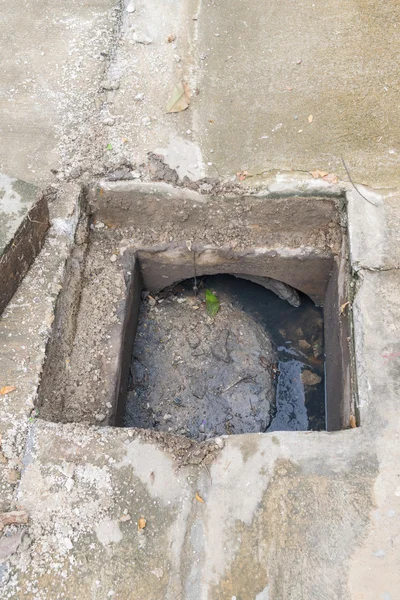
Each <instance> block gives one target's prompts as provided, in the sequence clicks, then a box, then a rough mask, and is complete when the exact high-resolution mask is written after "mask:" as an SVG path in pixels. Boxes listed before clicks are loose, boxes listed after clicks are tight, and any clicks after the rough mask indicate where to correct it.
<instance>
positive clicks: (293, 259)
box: [39, 182, 356, 431]
mask: <svg viewBox="0 0 400 600" xmlns="http://www.w3.org/2000/svg"><path fill="white" fill-rule="evenodd" d="M84 196H85V198H84V201H83V203H82V222H83V223H85V213H88V203H89V204H90V210H91V218H92V220H95V221H97V222H103V223H106V224H108V227H109V228H110V230H112V229H113V228H115V229H119V228H125V229H126V228H127V227H128V228H129V226H132V227H133V230H136V229H135V228H137V227H138V226H137V223H138V222H139V224H140V228H139V229H138V230H139V231H142V230H143V229H145V227H146V223H147V224H149V223H150V224H151V227H152V229H157V227H158V228H159V230H158V231H159V232H163V231H164V227H165V223H166V219H168V218H169V219H173V218H174V215H175V218H176V222H177V223H178V224H179V227H180V238H179V240H176V239H175V240H172V241H167V240H166V241H164V242H162V243H158V244H154V243H153V244H149V243H148V242H147V241H146V240H145V242H141V241H140V240H139V241H138V242H137V243H132V244H130V245H128V246H127V247H126V248H125V252H124V254H123V256H122V257H121V259H120V260H119V261H118V265H119V268H120V269H121V270H122V271H123V272H124V276H125V281H126V295H125V299H124V302H123V305H122V306H120V307H119V314H120V322H119V323H118V324H117V325H114V326H113V332H112V338H113V340H114V342H113V346H114V356H113V359H112V361H111V365H109V366H108V367H107V369H106V373H105V377H106V378H108V384H109V385H108V390H109V391H108V397H107V398H108V401H109V404H111V406H112V409H111V410H110V413H109V416H108V419H107V423H108V424H110V425H116V426H120V425H121V424H122V417H123V414H124V410H125V401H126V396H127V385H128V377H129V365H130V361H131V354H132V350H133V344H134V338H135V333H136V326H137V321H138V315H139V308H140V302H141V293H142V290H143V289H147V290H149V291H151V292H158V291H160V290H161V289H163V288H164V287H167V286H169V285H171V284H173V283H175V282H178V281H182V280H184V279H187V278H190V277H192V276H193V252H196V269H197V274H198V276H201V275H205V274H208V275H211V274H218V273H235V274H241V275H242V276H243V277H246V274H247V275H249V276H256V277H272V278H275V279H278V280H280V281H284V282H285V283H287V284H289V285H292V286H293V287H295V288H296V289H300V290H301V291H302V292H304V293H306V294H307V295H309V296H310V297H311V298H312V299H313V300H314V301H316V302H317V303H318V304H322V305H323V312H324V336H325V355H326V362H325V364H326V370H325V373H326V375H325V385H326V396H325V398H326V429H327V430H328V431H335V430H340V429H344V428H348V427H349V426H350V424H351V421H352V419H351V416H354V413H355V408H354V407H355V405H356V403H355V386H354V384H353V380H354V377H352V371H353V360H352V344H351V322H350V319H349V315H348V312H347V311H346V310H342V309H341V307H343V305H345V304H346V302H347V300H348V292H349V289H350V288H349V283H350V273H349V267H348V243H347V232H346V231H345V230H344V228H343V227H341V226H340V215H339V217H338V213H339V211H340V207H339V208H338V204H340V202H341V200H339V201H338V200H337V199H336V200H335V199H332V198H330V197H325V198H324V197H309V196H297V197H296V196H295V195H293V196H285V197H279V196H276V197H273V198H255V197H253V196H251V195H249V196H246V197H239V198H235V197H224V198H221V197H217V198H208V197H204V196H201V195H200V194H198V193H197V192H193V191H190V190H185V189H181V188H174V187H172V186H169V185H167V184H164V183H161V184H154V183H151V184H150V183H139V184H138V183H132V182H123V183H120V182H116V183H112V184H111V183H109V182H106V183H99V184H97V185H96V186H95V187H93V188H91V189H90V190H88V191H86V193H85V194H84ZM182 207H184V208H183V211H184V217H183V219H182V218H181V217H180V215H181V213H182V210H181V209H182ZM238 208H239V211H238ZM240 209H243V212H242V210H240ZM210 211H211V213H213V215H212V217H211V218H213V219H215V223H216V222H217V221H218V216H216V215H218V213H219V212H220V213H221V214H222V217H221V222H222V225H221V227H222V228H224V225H225V224H226V223H231V222H232V221H233V220H234V219H237V218H238V219H239V220H242V221H243V220H244V221H243V222H245V223H246V226H245V227H246V229H248V230H249V231H250V235H252V234H251V231H252V228H253V227H254V231H255V232H256V233H255V234H254V238H255V242H254V244H253V245H251V246H250V247H247V248H243V247H241V248H240V247H239V248H236V247H234V241H235V239H234V237H233V239H232V240H231V243H225V244H224V245H220V244H215V243H214V244H210V243H204V242H203V241H197V240H196V241H191V237H193V231H195V230H196V219H199V222H202V219H203V217H204V214H206V213H207V214H208V213H209V212H210ZM237 214H239V216H238V217H236V216H235V215H237ZM276 215H278V216H279V220H277V219H275V220H276V223H275V224H274V225H275V226H274V231H271V233H270V234H269V233H267V234H265V233H262V234H260V235H261V236H263V235H267V237H268V238H271V239H272V242H271V240H268V246H267V245H266V244H264V245H261V244H260V243H259V239H260V237H259V234H258V229H260V228H261V229H262V227H261V226H260V223H261V225H263V224H264V222H265V221H268V220H270V221H273V218H274V217H275V216H276ZM280 215H283V216H284V218H285V219H286V225H285V224H282V219H281V216H280ZM291 215H293V219H292V217H291ZM333 217H335V218H336V217H338V218H337V227H338V228H340V231H341V241H340V247H338V248H337V253H336V255H335V254H333V252H332V251H325V250H323V249H322V250H321V248H319V247H318V245H317V246H313V245H307V244H306V243H307V242H308V232H309V231H312V232H314V229H315V230H317V229H318V223H319V222H320V223H321V224H322V225H323V228H324V230H326V231H327V232H328V233H327V236H328V238H329V230H328V225H327V223H328V221H329V219H332V218H333ZM310 220H311V221H315V223H314V222H313V223H312V227H314V229H312V228H310ZM292 221H293V222H292ZM329 223H331V221H329ZM335 223H336V221H335ZM85 226H86V225H85ZM296 226H297V227H301V226H303V227H304V229H305V233H304V234H302V235H303V241H304V242H305V243H303V244H301V245H300V246H297V247H295V246H293V247H292V248H290V247H288V246H287V245H286V246H285V244H284V243H281V244H280V245H279V244H278V243H274V241H273V240H274V238H275V239H276V240H278V241H281V242H285V240H286V238H287V239H291V238H290V236H292V237H293V231H292V230H291V229H290V228H291V227H292V228H295V227H296ZM329 226H331V225H329ZM335 226H336V225H335ZM193 227H194V229H193ZM257 228H258V229H257ZM287 230H289V233H290V235H288V232H287ZM101 235H102V234H101V231H100V232H99V231H95V232H93V231H92V232H90V233H89V234H88V237H89V242H90V240H91V239H92V238H93V237H94V236H101ZM312 235H314V233H313V234H312ZM285 236H286V238H285ZM210 237H211V235H210ZM214 237H216V236H215V234H214ZM86 241H87V240H86ZM207 241H208V240H206V242H207ZM286 241H287V240H286ZM282 274H284V277H282ZM67 277H68V268H67ZM67 287H68V286H67ZM77 287H79V286H77ZM63 294H64V292H61V295H60V298H59V302H58V306H57V310H56V318H55V323H54V326H53V335H52V337H51V339H50V342H49V344H48V349H47V360H46V364H45V368H44V372H43V377H42V384H41V386H40V390H39V407H40V408H41V414H42V413H43V415H44V418H46V410H44V411H42V409H43V408H44V402H45V401H47V400H46V396H48V395H49V393H48V389H49V385H48V383H49V382H48V381H47V380H46V377H47V366H48V364H50V363H51V361H52V360H53V357H54V356H55V355H56V354H57V352H58V351H59V348H60V345H59V341H60V336H61V337H62V330H63V323H65V314H66V312H68V305H70V306H71V310H72V307H73V306H75V307H76V305H77V299H76V297H75V298H70V299H68V297H66V298H64V299H63ZM67 296H68V294H67ZM63 302H64V304H65V306H64V309H63V311H60V307H59V305H60V304H62V303H63ZM78 304H79V302H78ZM60 313H63V314H64V316H62V314H60ZM77 318H79V314H78V316H77ZM72 343H73V342H72ZM58 420H63V419H62V418H60V419H58Z"/></svg>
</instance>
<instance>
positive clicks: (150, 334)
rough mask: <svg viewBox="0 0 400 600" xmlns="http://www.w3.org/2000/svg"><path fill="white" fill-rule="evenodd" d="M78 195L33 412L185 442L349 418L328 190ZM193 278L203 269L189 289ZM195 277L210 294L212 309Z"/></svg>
mask: <svg viewBox="0 0 400 600" xmlns="http://www.w3.org/2000/svg"><path fill="white" fill-rule="evenodd" d="M88 194H89V195H87V194H85V193H83V195H82V206H81V214H80V220H79V224H78V229H77V233H76V236H75V244H74V246H73V248H72V249H71V254H70V257H69V258H68V261H67V266H66V275H65V279H64V282H63V287H62V291H61V292H60V295H59V298H58V302H57V309H56V315H55V320H54V323H53V327H52V335H51V338H50V340H49V343H48V347H47V353H46V354H47V355H46V362H45V365H44V369H43V374H42V379H41V384H40V389H39V394H38V400H37V408H38V412H39V415H40V417H41V418H44V419H48V420H51V421H58V422H78V423H86V424H97V425H116V426H128V427H129V426H136V427H145V428H148V429H150V430H151V429H153V430H161V431H164V432H165V431H167V432H168V431H169V432H171V433H178V434H184V435H186V436H189V437H191V438H192V439H203V436H206V437H207V436H213V435H220V434H222V433H228V434H236V433H244V432H248V431H257V432H260V431H273V430H278V429H287V430H306V429H313V430H323V429H326V430H328V431H334V430H339V429H342V428H346V427H349V426H354V425H355V422H356V421H355V417H356V415H355V406H356V399H355V391H354V386H353V381H354V378H353V367H352V358H351V357H352V343H351V321H350V313H349V311H348V308H347V309H346V307H348V306H349V302H348V299H349V289H350V284H351V282H350V280H349V278H350V275H349V271H348V261H347V256H348V246H347V235H346V230H345V228H344V226H343V225H342V222H343V220H342V217H341V213H340V210H341V206H342V205H341V204H340V201H336V200H333V199H329V198H320V197H318V198H312V197H301V196H294V197H283V198H267V199H266V198H263V197H252V196H248V197H243V198H236V197H235V198H231V197H225V196H218V197H204V196H201V195H199V194H197V193H195V192H192V191H188V190H181V189H175V188H172V187H171V186H166V185H165V184H159V185H158V184H152V183H151V184H144V183H141V184H135V183H126V182H123V183H116V184H110V183H106V184H104V185H102V184H99V185H97V186H95V187H94V188H93V189H92V190H91V191H90V193H89V192H88ZM88 201H90V206H89V204H88ZM194 275H196V276H197V281H200V280H202V278H204V280H202V286H203V287H202V288H201V289H199V292H198V294H197V295H196V294H194V292H193V280H192V281H191V278H193V277H194ZM182 282H183V283H182ZM185 282H186V283H185ZM167 286H168V288H167ZM205 286H206V287H207V288H209V289H211V290H212V291H214V292H215V293H216V295H217V297H218V298H219V301H220V311H219V312H218V314H217V316H216V317H215V319H210V318H209V317H208V316H207V312H206V310H205V307H204V288H205ZM265 287H266V288H267V289H264V288H265ZM167 290H169V291H167ZM177 290H178V291H177ZM268 290H274V293H273V292H271V291H268ZM143 291H148V292H149V295H148V296H147V298H145V299H144V300H143V298H142V292H143ZM299 295H300V298H301V302H300V306H298V304H299V302H298V299H299ZM278 296H279V297H280V298H284V299H285V298H286V300H287V301H286V300H282V299H279V298H278ZM290 303H291V304H292V305H291V304H290ZM314 303H315V304H314ZM151 304H153V306H152V305H151ZM317 306H320V307H322V308H317ZM136 331H137V332H138V334H137V336H136ZM135 336H136V345H135V348H134V340H135ZM197 340H198V341H197ZM132 353H133V364H132ZM128 388H129V389H128Z"/></svg>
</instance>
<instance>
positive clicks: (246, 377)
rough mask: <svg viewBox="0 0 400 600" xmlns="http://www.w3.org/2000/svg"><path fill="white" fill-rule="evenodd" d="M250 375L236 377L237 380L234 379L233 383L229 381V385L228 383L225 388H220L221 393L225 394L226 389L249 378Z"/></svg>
mask: <svg viewBox="0 0 400 600" xmlns="http://www.w3.org/2000/svg"><path fill="white" fill-rule="evenodd" d="M249 378H250V375H245V376H244V377H241V378H240V379H238V380H237V381H235V383H231V385H228V387H227V388H225V389H224V390H222V392H221V393H222V394H225V392H227V391H228V390H230V389H231V388H233V387H235V385H237V384H238V383H240V382H241V381H244V380H245V379H249Z"/></svg>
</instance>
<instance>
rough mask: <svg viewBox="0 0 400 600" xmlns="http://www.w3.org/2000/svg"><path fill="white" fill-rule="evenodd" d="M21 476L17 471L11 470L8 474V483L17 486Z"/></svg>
mask: <svg viewBox="0 0 400 600" xmlns="http://www.w3.org/2000/svg"><path fill="white" fill-rule="evenodd" d="M19 478H20V475H19V471H17V470H16V469H10V470H9V471H8V473H7V481H8V483H11V484H12V485H16V484H17V483H18V481H19Z"/></svg>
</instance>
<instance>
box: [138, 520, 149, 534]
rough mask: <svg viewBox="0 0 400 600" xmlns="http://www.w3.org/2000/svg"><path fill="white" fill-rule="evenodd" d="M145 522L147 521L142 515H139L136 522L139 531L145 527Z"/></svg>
mask: <svg viewBox="0 0 400 600" xmlns="http://www.w3.org/2000/svg"><path fill="white" fill-rule="evenodd" d="M146 523H147V521H146V519H145V518H144V517H140V519H139V521H138V524H137V528H138V531H141V530H142V529H144V528H145V527H146Z"/></svg>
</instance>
